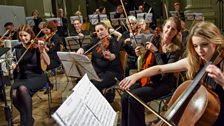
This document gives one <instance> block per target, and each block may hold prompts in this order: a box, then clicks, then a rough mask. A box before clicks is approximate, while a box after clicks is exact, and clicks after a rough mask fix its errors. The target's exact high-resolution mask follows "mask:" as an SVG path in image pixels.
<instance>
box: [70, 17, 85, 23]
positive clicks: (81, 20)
mask: <svg viewBox="0 0 224 126" xmlns="http://www.w3.org/2000/svg"><path fill="white" fill-rule="evenodd" d="M75 19H79V20H80V23H83V16H70V21H71V24H73V22H74V20H75Z"/></svg>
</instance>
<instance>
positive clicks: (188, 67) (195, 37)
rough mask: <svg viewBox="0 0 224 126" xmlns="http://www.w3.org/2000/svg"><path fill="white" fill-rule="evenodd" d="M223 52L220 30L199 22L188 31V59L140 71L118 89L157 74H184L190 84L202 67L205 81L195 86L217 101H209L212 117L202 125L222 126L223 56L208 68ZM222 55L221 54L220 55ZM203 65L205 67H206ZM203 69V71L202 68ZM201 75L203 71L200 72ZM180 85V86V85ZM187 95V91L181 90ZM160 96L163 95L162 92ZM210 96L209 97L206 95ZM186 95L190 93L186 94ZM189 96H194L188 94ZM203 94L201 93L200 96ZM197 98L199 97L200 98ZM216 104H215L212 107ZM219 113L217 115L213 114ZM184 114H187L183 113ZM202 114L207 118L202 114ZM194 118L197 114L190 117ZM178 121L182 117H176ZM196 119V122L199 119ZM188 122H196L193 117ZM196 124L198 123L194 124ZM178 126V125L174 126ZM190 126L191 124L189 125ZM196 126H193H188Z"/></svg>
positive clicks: (223, 102) (128, 78) (223, 99)
mask: <svg viewBox="0 0 224 126" xmlns="http://www.w3.org/2000/svg"><path fill="white" fill-rule="evenodd" d="M220 47H221V49H222V50H223V47H224V39H223V35H222V34H221V32H220V30H219V29H218V27H217V26H215V25H214V24H213V23H211V22H198V23H197V24H195V25H194V26H193V27H192V29H191V30H190V33H189V36H188V42H187V57H186V58H184V59H182V60H179V61H177V62H175V63H170V64H165V65H156V66H153V67H150V68H148V69H146V70H143V71H141V72H139V73H136V74H133V75H131V76H129V77H126V78H125V79H124V80H122V81H121V82H120V84H119V85H120V88H121V89H123V90H127V89H129V87H130V86H131V85H133V84H135V82H136V81H137V80H138V79H140V78H142V77H152V76H155V75H158V74H165V73H174V72H181V71H186V72H187V73H186V75H187V79H189V80H193V79H194V78H195V77H196V76H197V75H198V74H199V72H200V73H203V72H201V71H202V67H203V66H204V67H205V74H203V75H204V76H203V77H204V78H203V79H200V78H197V79H200V82H201V81H203V83H200V84H198V85H203V86H201V87H205V88H206V89H208V91H207V92H206V93H207V94H206V95H209V93H212V95H210V96H214V95H215V97H216V99H215V100H213V101H212V103H213V104H214V106H212V108H214V109H211V110H210V112H212V113H214V115H213V116H207V117H208V118H209V119H208V118H206V119H205V118H202V117H201V118H202V120H203V124H207V125H213V126H221V125H223V120H224V74H223V71H224V62H223V61H224V60H223V56H221V57H219V58H218V60H216V61H217V62H213V63H214V64H210V65H209V64H208V63H209V61H211V59H212V57H214V56H213V55H214V54H215V53H216V52H217V50H218V48H220ZM222 53H223V52H222ZM206 64H207V65H208V66H206ZM204 67H203V68H204ZM203 71H204V70H203ZM182 85H183V84H182ZM182 85H181V87H182ZM184 91H186V90H184ZM161 92H162V91H161ZM208 92H209V93H208ZM188 93H189V92H188ZM190 93H191V94H192V93H193V92H190ZM202 94H205V93H201V94H200V95H202ZM200 95H199V97H200ZM207 100H208V101H207ZM206 101H207V102H206V103H208V104H209V102H210V101H209V99H206ZM215 101H216V103H215ZM201 103H203V101H202V102H201V100H200V104H195V106H200V108H202V107H201V106H203V104H201ZM215 110H218V111H215ZM185 111H188V110H186V109H185ZM204 114H208V112H205V113H204ZM193 115H197V114H193ZM178 116H179V117H181V116H182V115H181V114H178ZM201 118H200V117H199V119H201ZM189 119H193V120H195V118H194V116H192V117H191V118H189ZM191 121H192V120H185V122H191ZM196 121H198V120H196ZM176 125H179V124H176ZM189 125H190V124H189ZM191 125H195V124H191ZM197 125H200V124H199V123H198V122H197Z"/></svg>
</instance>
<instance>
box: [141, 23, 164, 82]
mask: <svg viewBox="0 0 224 126" xmlns="http://www.w3.org/2000/svg"><path fill="white" fill-rule="evenodd" d="M159 34H160V28H159V27H157V29H156V30H155V33H154V34H153V36H152V38H151V39H150V40H149V41H150V42H152V41H153V40H154V39H155V38H156V37H158V35H159ZM154 60H155V58H154V56H153V53H152V52H151V51H149V50H147V51H146V52H145V55H144V57H143V64H142V70H144V69H147V68H149V67H150V66H152V65H153V62H154ZM140 82H141V86H145V85H147V84H149V82H150V78H149V77H144V78H141V79H140Z"/></svg>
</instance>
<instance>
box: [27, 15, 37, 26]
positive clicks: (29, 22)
mask: <svg viewBox="0 0 224 126" xmlns="http://www.w3.org/2000/svg"><path fill="white" fill-rule="evenodd" d="M26 24H28V25H30V26H34V25H35V23H34V20H33V16H30V17H26Z"/></svg>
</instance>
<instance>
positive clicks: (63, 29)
mask: <svg viewBox="0 0 224 126" xmlns="http://www.w3.org/2000/svg"><path fill="white" fill-rule="evenodd" d="M58 17H59V18H60V19H61V22H60V25H59V26H58V31H57V34H58V35H59V37H61V39H62V41H63V45H64V47H65V48H66V43H65V37H67V36H68V23H69V22H68V19H67V18H66V17H65V15H64V10H63V9H62V8H60V9H58Z"/></svg>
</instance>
